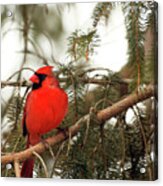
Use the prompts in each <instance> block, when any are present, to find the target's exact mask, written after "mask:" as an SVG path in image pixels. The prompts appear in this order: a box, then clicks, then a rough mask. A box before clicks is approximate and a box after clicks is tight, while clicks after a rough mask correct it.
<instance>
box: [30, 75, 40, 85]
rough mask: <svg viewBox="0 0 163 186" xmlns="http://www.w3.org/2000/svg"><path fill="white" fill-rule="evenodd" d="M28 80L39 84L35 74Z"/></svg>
mask: <svg viewBox="0 0 163 186" xmlns="http://www.w3.org/2000/svg"><path fill="white" fill-rule="evenodd" d="M29 80H30V81H32V83H39V78H38V77H37V76H36V75H35V74H34V75H33V76H32V77H31V78H30V79H29Z"/></svg>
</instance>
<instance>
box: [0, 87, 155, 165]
mask: <svg viewBox="0 0 163 186" xmlns="http://www.w3.org/2000/svg"><path fill="white" fill-rule="evenodd" d="M152 96H155V92H154V86H152V85H150V86H148V87H147V88H146V90H144V91H141V92H139V93H134V94H131V95H129V96H127V97H126V98H125V99H123V100H121V101H119V102H117V103H115V104H113V105H112V106H110V107H107V108H106V109H103V110H101V111H99V112H98V113H97V119H98V120H99V121H100V122H103V121H106V120H108V119H110V118H111V117H114V116H116V115H117V114H120V113H121V112H122V111H124V110H126V109H128V108H129V107H131V106H133V105H135V104H137V103H138V102H141V101H144V100H146V99H148V98H150V97H152ZM88 117H89V115H85V116H84V117H82V118H81V119H80V120H78V121H77V122H76V124H75V125H73V126H71V127H70V128H69V129H68V130H69V131H67V132H66V134H65V133H63V132H59V133H58V134H57V135H55V136H53V137H50V138H48V139H46V141H47V142H48V143H49V145H51V146H52V145H55V144H57V143H59V142H61V141H63V140H65V139H67V138H68V136H69V133H71V136H74V135H75V134H76V133H77V132H78V131H79V129H80V127H82V126H80V123H81V122H82V121H86V120H87V119H88ZM45 150H46V149H45V146H44V145H43V144H42V143H39V144H37V145H35V146H33V147H31V148H29V149H27V150H24V151H21V152H17V153H12V154H8V155H4V156H2V157H1V162H2V164H7V163H10V162H14V161H20V162H21V161H24V160H25V159H28V158H30V157H31V156H32V155H33V152H34V151H35V152H37V153H38V154H40V153H42V152H44V151H45Z"/></svg>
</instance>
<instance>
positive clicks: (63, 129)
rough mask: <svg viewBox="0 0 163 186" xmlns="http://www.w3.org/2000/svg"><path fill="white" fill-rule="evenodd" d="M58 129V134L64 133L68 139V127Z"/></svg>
mask: <svg viewBox="0 0 163 186" xmlns="http://www.w3.org/2000/svg"><path fill="white" fill-rule="evenodd" d="M56 129H57V130H58V133H59V132H62V133H63V135H64V136H65V137H67V134H68V127H65V128H61V127H57V128H56Z"/></svg>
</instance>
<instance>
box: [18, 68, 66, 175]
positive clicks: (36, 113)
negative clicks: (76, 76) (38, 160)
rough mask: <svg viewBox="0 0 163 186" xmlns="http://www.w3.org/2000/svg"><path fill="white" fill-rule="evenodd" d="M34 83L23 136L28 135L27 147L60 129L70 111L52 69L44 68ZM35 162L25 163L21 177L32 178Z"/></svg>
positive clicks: (24, 118) (28, 102)
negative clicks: (44, 135) (53, 130)
mask: <svg viewBox="0 0 163 186" xmlns="http://www.w3.org/2000/svg"><path fill="white" fill-rule="evenodd" d="M30 80H31V81H32V82H33V83H34V84H33V90H32V91H31V92H30V93H29V94H28V96H27V100H26V105H25V108H24V116H23V135H25V134H26V133H27V135H28V142H27V146H28V147H29V145H35V144H37V143H38V142H40V138H41V135H42V134H45V133H47V132H49V131H51V130H52V129H54V128H56V127H58V126H59V125H60V123H61V122H62V120H63V118H64V117H65V115H66V113H67V109H68V97H67V94H66V93H65V92H64V90H63V89H61V88H60V87H59V82H58V81H57V79H56V78H55V77H54V76H53V73H52V67H51V66H47V67H42V68H40V69H38V70H37V71H36V73H35V74H34V75H33V76H32V77H31V78H30ZM33 166H34V161H33V159H29V160H26V161H25V162H24V163H23V167H22V172H21V176H22V177H29V176H31V177H32V171H33Z"/></svg>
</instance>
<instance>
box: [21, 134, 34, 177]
mask: <svg viewBox="0 0 163 186" xmlns="http://www.w3.org/2000/svg"><path fill="white" fill-rule="evenodd" d="M29 145H30V143H29V136H28V139H27V148H29ZM33 167H34V159H33V158H29V159H27V160H25V161H24V162H23V166H22V169H21V177H24V178H32V177H33Z"/></svg>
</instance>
